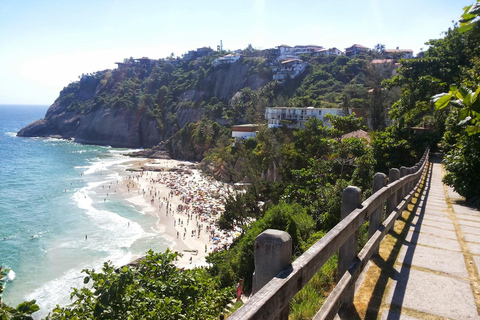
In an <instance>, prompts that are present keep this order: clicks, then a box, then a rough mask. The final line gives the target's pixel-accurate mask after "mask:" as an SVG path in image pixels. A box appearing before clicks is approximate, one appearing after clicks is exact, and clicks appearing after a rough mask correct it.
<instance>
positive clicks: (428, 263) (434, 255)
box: [397, 244, 468, 277]
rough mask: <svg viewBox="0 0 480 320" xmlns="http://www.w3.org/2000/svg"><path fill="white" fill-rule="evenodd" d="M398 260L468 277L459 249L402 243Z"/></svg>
mask: <svg viewBox="0 0 480 320" xmlns="http://www.w3.org/2000/svg"><path fill="white" fill-rule="evenodd" d="M412 255H413V256H412ZM397 261H398V262H400V263H407V264H409V265H413V266H416V267H422V268H427V269H430V270H434V271H440V272H444V273H448V274H452V275H456V276H460V277H468V273H467V269H466V267H465V262H464V259H463V254H462V253H461V252H458V251H451V250H445V249H439V248H429V247H424V246H419V245H416V244H408V245H402V249H401V251H400V254H399V255H398V260H397Z"/></svg>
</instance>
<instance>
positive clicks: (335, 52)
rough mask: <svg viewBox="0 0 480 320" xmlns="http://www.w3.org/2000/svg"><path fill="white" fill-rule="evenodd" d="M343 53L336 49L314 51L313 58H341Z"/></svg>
mask: <svg viewBox="0 0 480 320" xmlns="http://www.w3.org/2000/svg"><path fill="white" fill-rule="evenodd" d="M342 54H343V52H342V51H341V50H339V49H337V48H335V47H334V48H330V49H321V50H318V51H315V53H314V55H315V56H341V55H342Z"/></svg>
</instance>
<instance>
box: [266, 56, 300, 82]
mask: <svg viewBox="0 0 480 320" xmlns="http://www.w3.org/2000/svg"><path fill="white" fill-rule="evenodd" d="M307 66H308V63H307V62H305V61H302V60H300V59H291V60H285V61H282V62H281V63H280V64H279V65H277V66H275V67H273V68H272V71H273V80H285V79H287V78H288V77H290V78H295V77H296V76H298V75H299V74H301V73H302V72H303V71H304V70H305V68H306V67H307Z"/></svg>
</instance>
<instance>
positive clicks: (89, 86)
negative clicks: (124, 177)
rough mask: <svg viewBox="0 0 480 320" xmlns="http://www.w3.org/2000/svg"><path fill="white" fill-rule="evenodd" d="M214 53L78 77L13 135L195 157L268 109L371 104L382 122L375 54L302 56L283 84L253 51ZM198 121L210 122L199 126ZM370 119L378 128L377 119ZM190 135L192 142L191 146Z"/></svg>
mask: <svg viewBox="0 0 480 320" xmlns="http://www.w3.org/2000/svg"><path fill="white" fill-rule="evenodd" d="M220 56H222V55H221V54H219V53H213V52H211V53H210V54H207V55H204V56H202V57H197V58H196V59H190V60H185V59H184V60H169V59H160V60H152V59H147V58H142V59H132V58H130V59H125V60H124V62H122V63H118V68H116V69H113V70H104V71H98V72H96V73H93V74H88V75H82V76H81V77H79V78H80V79H79V81H76V82H72V83H70V84H69V85H68V86H67V87H65V88H64V89H63V90H62V91H61V92H60V95H59V97H58V98H57V99H56V101H55V102H54V103H53V104H52V106H51V107H50V108H49V109H48V111H47V113H46V115H45V118H44V119H40V120H38V121H36V122H34V123H32V124H30V125H28V126H27V127H25V128H23V129H22V130H20V132H19V133H18V135H19V136H26V137H30V136H40V137H58V138H66V139H74V140H75V141H77V142H80V143H86V144H99V145H110V146H113V147H130V148H138V147H143V148H149V147H152V146H155V145H157V144H158V143H160V142H161V141H167V140H168V139H170V141H169V142H170V143H168V145H169V146H170V153H171V154H172V156H174V157H176V158H182V159H188V160H201V159H202V158H203V157H204V155H205V152H206V151H207V150H208V149H209V148H210V147H212V146H213V145H214V144H215V141H216V140H217V138H220V137H221V136H223V137H225V138H227V136H228V134H227V131H228V130H223V129H225V128H226V127H229V126H230V125H232V124H238V123H247V122H255V123H262V122H263V121H264V119H263V118H264V112H265V108H266V107H269V106H303V107H305V106H313V107H322V108H328V107H339V106H341V107H344V108H361V109H364V110H369V109H372V108H371V107H372V106H377V109H378V110H375V114H376V115H377V116H378V117H380V119H383V118H384V113H383V110H384V106H386V105H388V104H389V103H390V102H391V101H394V100H395V98H396V97H393V98H391V99H390V98H389V97H388V96H387V95H385V96H384V97H382V98H381V101H380V108H378V103H376V104H375V103H372V101H371V100H372V97H371V96H370V95H369V93H368V90H369V89H370V88H372V87H373V88H375V87H376V86H377V87H378V86H379V84H380V81H382V80H383V79H385V78H388V77H390V76H391V75H392V71H393V68H394V65H393V64H389V65H387V66H382V67H381V68H377V67H375V66H373V64H371V63H370V61H371V60H372V59H373V58H374V57H375V54H374V53H368V54H363V55H359V56H355V57H353V58H349V57H346V56H330V57H313V56H302V59H304V61H303V62H302V64H304V65H305V69H304V70H303V71H302V72H301V73H300V74H297V75H296V76H295V77H294V78H291V77H287V78H286V79H284V80H283V81H282V82H280V81H278V80H276V81H273V80H272V74H273V71H274V70H276V69H279V67H278V65H279V62H278V61H277V62H276V61H275V60H272V59H269V58H268V57H264V56H262V55H261V54H260V52H250V54H249V55H248V56H242V58H241V59H239V60H238V61H236V62H234V63H224V64H220V65H219V64H216V63H215V58H218V57H220ZM217 60H218V59H217ZM372 110H373V109H372ZM201 120H202V121H204V124H205V123H206V121H207V122H208V121H209V122H208V123H209V125H207V126H205V125H201V124H199V123H198V122H199V121H201ZM214 123H215V124H214ZM190 124H195V127H191V126H190V127H189V125H190ZM373 124H374V125H376V126H377V127H382V124H381V123H380V122H379V121H377V122H373ZM219 126H220V127H219ZM225 126H226V127H225ZM202 128H207V129H206V130H207V131H206V132H207V133H208V132H212V133H213V132H215V135H216V137H215V139H213V141H212V140H211V139H206V140H208V141H207V142H206V143H205V141H206V140H205V139H203V138H201V137H200V138H198V130H203V129H202ZM185 130H186V131H187V132H184V131H185ZM212 130H213V131H212ZM195 133H197V136H194V134H195ZM202 134H203V133H202ZM195 139H196V140H198V141H197V142H198V143H195V144H193V145H192V143H193V141H194V140H195Z"/></svg>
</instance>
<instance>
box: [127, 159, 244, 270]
mask: <svg viewBox="0 0 480 320" xmlns="http://www.w3.org/2000/svg"><path fill="white" fill-rule="evenodd" d="M124 183H125V185H126V187H127V190H128V192H131V190H135V189H137V194H138V195H142V196H143V197H144V199H145V200H146V201H147V202H149V203H150V204H151V205H152V207H154V208H155V210H156V211H157V214H158V215H159V217H160V219H161V214H164V215H165V216H172V217H174V219H173V226H172V227H173V228H175V230H176V238H177V239H181V240H183V241H185V240H186V239H187V238H188V237H190V238H197V239H199V238H200V237H201V235H203V234H205V235H206V236H208V244H207V243H205V253H206V252H207V251H208V249H209V248H210V249H211V250H213V251H217V250H221V249H226V248H227V247H228V246H229V245H230V244H231V243H232V242H233V240H234V238H235V237H236V236H238V235H239V234H240V231H241V230H240V229H239V228H237V229H234V230H231V231H224V230H220V229H219V228H218V219H219V217H220V215H221V214H222V213H223V212H224V210H225V208H224V204H225V203H224V202H225V198H226V195H227V194H229V193H232V192H233V189H232V187H231V186H230V185H228V184H224V183H221V182H218V181H216V180H215V179H213V178H211V177H207V176H205V175H202V173H201V172H200V170H198V169H194V168H191V167H187V166H186V165H183V164H180V165H179V166H178V167H177V166H175V167H166V166H164V167H158V165H156V164H155V163H151V164H150V165H149V166H144V167H143V171H139V172H135V174H132V175H130V176H128V177H127V178H126V181H125V182H124ZM202 249H203V248H195V251H197V252H198V251H199V250H202ZM190 263H191V261H190Z"/></svg>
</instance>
